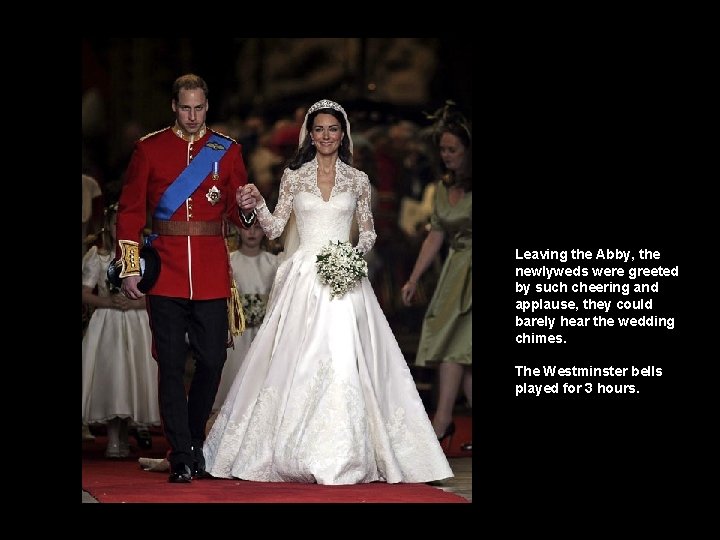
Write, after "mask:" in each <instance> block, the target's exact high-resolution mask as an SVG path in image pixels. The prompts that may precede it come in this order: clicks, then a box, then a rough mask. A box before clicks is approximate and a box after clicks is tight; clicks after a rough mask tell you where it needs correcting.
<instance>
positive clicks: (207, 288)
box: [116, 128, 247, 300]
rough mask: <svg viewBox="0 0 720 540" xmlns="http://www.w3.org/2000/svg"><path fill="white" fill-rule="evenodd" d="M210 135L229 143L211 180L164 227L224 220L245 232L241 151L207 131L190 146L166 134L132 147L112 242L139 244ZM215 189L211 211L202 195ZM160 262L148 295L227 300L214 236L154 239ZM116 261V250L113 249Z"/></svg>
mask: <svg viewBox="0 0 720 540" xmlns="http://www.w3.org/2000/svg"><path fill="white" fill-rule="evenodd" d="M213 133H215V134H216V135H220V136H221V137H224V138H226V139H227V140H228V141H229V142H231V145H230V148H229V149H228V150H227V152H225V154H224V155H223V157H222V158H221V160H220V162H219V167H218V175H219V178H218V179H217V180H214V179H213V175H212V170H208V175H207V177H205V179H204V180H203V181H202V183H201V184H200V186H199V187H198V188H197V189H196V190H195V192H194V193H193V194H192V195H191V196H190V197H189V198H188V199H187V200H186V201H185V202H184V203H183V204H181V205H180V207H179V208H178V209H177V210H176V211H175V213H174V214H173V215H172V217H171V218H170V221H221V220H222V218H223V216H227V218H229V219H230V220H231V221H232V222H233V223H235V224H237V225H238V226H241V227H245V226H244V225H243V223H242V220H241V219H240V216H239V213H238V212H239V208H238V205H237V202H236V200H235V192H236V191H237V189H238V188H239V187H241V186H243V185H245V184H246V183H247V171H246V170H245V164H244V163H243V159H242V153H241V147H240V145H239V144H237V143H236V142H235V141H233V140H232V139H230V138H229V137H227V136H225V135H223V134H221V133H217V132H214V131H212V130H210V129H208V130H207V131H206V132H205V133H204V134H203V136H202V137H200V138H199V139H196V140H195V141H194V142H192V143H191V142H189V141H187V140H183V139H182V138H181V137H180V136H178V135H177V134H176V133H174V132H173V130H172V129H171V128H166V129H164V130H161V131H158V132H155V133H151V134H150V135H146V136H145V137H143V138H142V139H140V140H139V141H138V142H137V143H136V145H135V151H134V152H133V155H132V158H131V160H130V164H129V166H128V170H127V175H126V180H125V184H124V186H123V190H122V193H121V195H120V200H119V205H118V219H117V239H118V240H132V241H134V242H139V243H140V245H141V246H142V242H141V234H142V231H143V229H144V227H145V225H146V222H147V217H148V215H150V216H152V215H153V213H154V211H155V207H156V206H157V204H158V202H159V201H160V198H161V197H162V195H163V193H164V192H165V190H166V189H167V188H168V186H170V184H171V183H172V182H173V181H174V180H175V179H176V178H177V177H178V175H179V174H180V173H181V172H182V171H183V170H184V169H185V168H186V167H187V165H188V163H189V162H190V160H191V159H192V158H193V157H194V156H196V155H197V154H198V153H199V152H200V150H201V149H202V148H203V146H204V145H205V143H206V142H207V141H208V139H209V137H210V136H211V135H212V134H213ZM213 186H215V187H217V189H219V190H220V200H219V201H218V202H217V203H216V204H215V205H212V204H211V203H210V201H209V200H208V199H207V197H206V194H207V193H208V192H209V191H210V189H211V188H212V187H213ZM152 246H153V247H154V248H155V249H156V250H157V252H158V255H159V256H160V261H161V265H160V275H159V277H158V279H157V282H156V283H155V285H154V286H153V288H152V289H151V290H150V291H149V293H148V294H154V295H160V296H171V297H176V298H189V299H191V300H210V299H216V298H227V297H229V296H230V273H229V265H230V263H229V261H228V254H227V248H226V245H225V238H224V236H222V235H218V236H158V237H157V238H155V240H154V241H153V243H152ZM116 254H117V256H118V257H120V254H121V250H120V247H119V246H118V248H117V253H116Z"/></svg>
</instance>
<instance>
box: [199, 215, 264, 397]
mask: <svg viewBox="0 0 720 540" xmlns="http://www.w3.org/2000/svg"><path fill="white" fill-rule="evenodd" d="M237 234H238V236H239V244H240V247H239V248H238V249H237V250H236V251H232V252H231V253H230V266H231V267H232V272H233V277H234V278H235V283H236V284H237V288H238V292H239V293H240V298H241V300H242V303H243V310H244V312H245V331H244V332H243V333H242V335H240V336H235V337H234V338H233V347H232V348H230V349H228V355H227V360H226V361H225V365H224V366H223V371H222V377H221V378H220V386H219V387H218V392H217V395H216V396H215V404H214V405H213V411H217V410H218V409H220V406H221V405H222V404H223V402H224V401H225V397H226V396H227V393H228V390H230V385H231V384H232V382H233V380H235V375H237V372H238V371H239V370H240V366H241V365H242V362H243V360H244V359H245V355H246V354H247V352H248V350H249V349H250V344H251V343H252V341H253V339H254V338H255V336H256V335H257V332H258V328H260V324H261V323H262V321H263V318H264V317H265V309H266V307H267V301H268V295H269V293H270V288H271V287H272V284H273V279H274V278H275V271H276V270H277V267H278V256H277V255H275V254H274V253H270V252H269V251H267V250H265V249H264V248H263V239H264V238H265V233H264V232H263V230H262V227H261V226H260V224H259V223H258V222H257V221H256V222H255V223H254V224H253V225H252V226H251V227H249V228H247V229H242V228H239V229H238V233H237Z"/></svg>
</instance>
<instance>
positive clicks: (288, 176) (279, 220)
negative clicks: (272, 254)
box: [255, 169, 296, 240]
mask: <svg viewBox="0 0 720 540" xmlns="http://www.w3.org/2000/svg"><path fill="white" fill-rule="evenodd" d="M293 172H294V171H291V170H290V169H285V172H283V175H282V178H281V179H280V193H279V195H278V202H277V205H275V211H274V212H273V213H272V214H271V213H270V210H268V207H267V205H266V204H263V206H262V207H258V208H256V209H255V210H256V212H257V220H258V223H260V226H261V227H262V229H263V231H265V234H266V235H267V237H268V238H269V239H270V240H272V239H273V238H277V237H278V236H280V235H281V234H282V232H283V230H284V229H285V224H286V223H287V220H288V218H289V217H290V212H292V203H293V196H294V195H295V190H294V189H293V185H294V183H295V182H294V180H293V178H294V177H295V176H296V175H294V174H293Z"/></svg>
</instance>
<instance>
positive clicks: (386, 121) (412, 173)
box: [83, 107, 443, 353]
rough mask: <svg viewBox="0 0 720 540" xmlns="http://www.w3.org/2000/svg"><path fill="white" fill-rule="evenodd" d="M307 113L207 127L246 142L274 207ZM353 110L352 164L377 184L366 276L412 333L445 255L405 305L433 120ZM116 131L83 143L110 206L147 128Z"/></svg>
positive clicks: (423, 219)
mask: <svg viewBox="0 0 720 540" xmlns="http://www.w3.org/2000/svg"><path fill="white" fill-rule="evenodd" d="M305 111H306V108H305V107H298V108H297V109H296V110H294V111H292V112H290V113H288V114H280V115H279V116H278V115H273V114H272V113H263V112H260V111H249V112H248V114H247V115H246V116H245V117H244V118H240V117H238V116H233V117H231V118H230V119H228V120H227V121H215V122H213V121H212V119H211V120H210V121H209V122H208V125H209V127H210V128H212V129H214V130H216V131H219V132H221V133H223V134H225V135H228V136H230V137H232V138H233V139H235V140H236V141H238V143H240V144H241V145H242V150H243V158H244V160H245V163H246V166H247V169H248V175H249V181H250V182H253V183H255V184H257V186H258V188H259V189H260V191H261V193H262V194H263V195H264V196H265V198H266V200H267V201H268V204H269V206H270V208H273V207H274V205H275V201H276V200H277V190H278V187H279V183H280V177H281V176H282V171H283V169H284V168H285V165H286V163H287V161H288V159H289V158H290V156H291V155H292V153H293V152H294V150H295V149H296V148H297V143H298V136H299V131H300V126H301V123H302V119H303V117H304V115H305ZM348 114H349V117H350V120H351V122H352V125H353V140H354V142H355V151H354V154H353V165H354V166H355V167H357V168H359V169H361V170H363V171H365V172H366V173H367V174H368V177H369V178H370V182H371V184H372V187H373V193H372V197H373V214H374V219H375V228H376V231H377V234H378V239H377V243H376V245H375V248H374V249H373V251H372V252H371V254H372V257H370V258H369V260H368V264H369V272H370V275H369V277H370V280H371V283H372V284H373V287H374V289H375V292H376V295H377V297H378V300H379V301H380V304H381V306H382V308H383V311H384V312H385V314H386V317H387V318H388V321H389V322H390V324H391V326H392V327H393V330H394V331H395V332H396V334H400V335H402V334H405V333H409V334H413V333H416V332H417V331H418V330H419V325H420V321H421V318H422V315H423V310H424V308H425V307H426V306H427V301H428V299H429V296H430V295H431V293H432V289H433V287H434V283H435V281H436V279H437V275H438V273H439V270H440V266H441V263H442V260H441V259H442V255H443V253H441V257H439V260H438V261H437V263H436V264H435V266H434V268H433V269H432V271H429V272H427V273H426V275H425V276H424V277H423V280H422V283H421V285H420V287H419V290H418V296H417V298H416V302H414V304H413V306H411V307H406V306H404V305H403V304H402V302H401V299H400V287H401V286H402V284H403V283H404V280H405V279H406V278H407V276H408V274H409V273H410V271H411V270H412V262H413V260H414V258H415V256H416V255H417V253H418V250H419V247H420V245H421V244H422V241H423V239H424V237H425V235H426V234H427V231H428V223H429V216H430V213H431V211H432V197H433V189H434V182H435V181H436V180H437V179H438V177H439V173H440V163H439V156H438V155H437V151H436V148H435V147H434V145H433V142H432V140H431V138H430V136H429V129H428V128H429V126H430V121H429V120H428V121H427V122H426V123H425V124H421V123H419V122H418V121H415V120H414V119H413V120H409V119H402V118H399V117H395V116H390V115H387V114H379V113H377V112H375V111H372V110H367V109H358V110H352V109H349V110H348ZM384 117H387V118H384ZM117 129H118V130H119V131H120V132H121V134H122V137H121V142H120V144H118V145H116V147H115V148H112V149H107V148H105V147H104V146H103V142H102V141H101V140H98V139H97V138H95V139H93V138H86V140H84V141H83V173H84V174H86V175H89V176H91V177H93V178H94V179H96V180H97V182H98V184H99V185H100V187H101V190H102V201H103V204H104V205H105V206H108V205H111V204H113V203H115V202H117V200H118V198H119V196H120V191H121V189H122V184H123V179H124V178H123V177H124V174H125V169H126V167H127V164H128V162H129V159H130V155H131V153H132V150H133V147H134V143H135V141H136V140H137V139H139V138H140V137H142V136H143V135H145V134H147V133H149V131H148V130H147V129H146V128H145V127H144V126H142V125H141V123H140V122H138V121H134V120H128V121H127V122H126V123H125V125H123V126H118V127H117ZM89 232H92V231H89ZM269 249H270V251H271V252H273V253H277V251H278V250H279V249H280V243H279V242H271V244H270V246H269ZM369 255H370V254H369ZM410 348H412V344H410ZM411 353H412V351H411Z"/></svg>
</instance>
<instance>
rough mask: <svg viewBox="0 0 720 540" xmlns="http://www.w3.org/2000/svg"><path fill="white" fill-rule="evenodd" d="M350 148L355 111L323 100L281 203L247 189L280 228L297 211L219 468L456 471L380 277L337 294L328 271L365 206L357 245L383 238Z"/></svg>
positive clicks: (226, 429)
mask: <svg viewBox="0 0 720 540" xmlns="http://www.w3.org/2000/svg"><path fill="white" fill-rule="evenodd" d="M307 126H311V127H310V128H308V127H307ZM307 135H310V136H309V137H307ZM351 154H352V139H351V138H350V125H349V122H348V121H347V116H346V114H345V111H344V110H343V108H342V107H341V106H340V105H338V104H337V103H335V102H333V101H329V100H322V101H319V102H317V103H315V104H314V105H313V106H312V107H310V109H309V110H308V114H307V115H306V117H305V123H304V124H303V128H302V130H301V134H300V145H299V149H298V153H297V155H296V156H295V158H294V160H293V161H292V162H291V163H290V166H289V168H288V169H286V170H285V172H284V174H283V177H282V179H281V182H280V194H279V199H278V203H277V206H276V208H275V211H274V213H272V214H271V213H270V211H269V210H268V208H267V206H266V205H265V201H264V199H263V198H262V196H261V195H260V193H259V192H258V190H257V188H256V187H255V186H254V185H253V184H248V186H247V187H246V189H245V190H244V191H243V192H242V195H238V203H240V198H241V197H242V196H243V195H246V194H247V195H251V196H253V197H254V198H255V199H256V202H257V207H256V210H257V219H258V221H259V223H260V224H261V226H262V228H263V230H264V231H265V233H266V234H267V235H268V237H269V238H277V237H278V236H279V235H280V234H281V233H282V232H283V230H284V229H285V226H286V224H288V220H289V218H290V216H291V214H292V215H293V216H294V217H293V219H292V220H290V224H289V225H288V231H286V236H287V237H288V239H287V240H286V244H285V247H286V249H285V253H284V254H283V257H284V260H283V262H282V263H281V264H280V266H279V268H278V271H277V274H276V277H275V282H274V284H273V289H272V291H271V298H270V300H269V303H268V306H267V311H266V314H265V320H264V322H263V323H262V325H261V327H260V328H259V330H258V333H257V335H256V337H255V339H254V341H253V343H252V345H251V347H250V350H249V351H248V353H247V356H246V357H245V361H244V362H243V364H242V367H241V368H240V370H239V372H238V373H237V375H236V377H235V380H234V382H233V383H232V385H231V387H230V390H229V391H228V395H227V398H226V400H225V402H224V404H223V405H222V408H221V410H220V412H219V414H218V416H217V419H216V420H215V423H214V424H213V427H212V429H211V430H210V433H209V434H208V436H207V439H206V441H205V446H204V447H203V452H204V456H205V461H206V464H205V465H206V470H207V472H209V473H210V474H211V475H212V476H215V477H220V478H240V479H243V480H256V481H263V482H306V483H311V482H317V483H318V484H357V483H364V482H375V481H383V482H389V483H397V482H429V481H432V480H440V479H443V478H448V477H451V476H453V473H452V471H451V469H450V466H449V465H448V462H447V459H446V458H445V455H444V453H443V451H442V448H441V447H440V444H439V443H438V440H437V436H436V435H435V432H434V431H433V428H432V426H431V424H430V421H429V419H428V416H427V414H426V412H425V409H424V406H423V403H422V401H421V400H420V396H419V395H418V392H417V389H416V387H415V383H414V381H413V378H412V375H411V373H410V370H409V369H408V366H407V362H406V361H405V358H404V357H403V354H402V353H401V351H400V348H399V346H398V343H397V341H396V340H395V337H394V336H393V334H392V331H391V329H390V326H389V325H388V322H387V320H386V318H385V315H384V314H383V312H382V310H381V308H380V305H379V304H378V302H377V299H376V297H375V294H374V292H373V289H372V286H371V285H370V282H369V281H368V280H367V278H362V280H361V281H360V282H359V283H358V284H357V286H356V287H355V288H353V289H351V290H350V291H349V292H347V293H346V294H345V295H344V296H342V297H340V298H331V295H330V288H329V287H328V286H327V285H323V284H321V283H320V281H319V279H318V277H317V272H316V267H315V262H316V256H317V254H318V253H319V252H320V250H321V249H322V248H323V247H324V246H325V245H327V243H328V242H329V241H336V240H344V241H346V240H348V239H349V237H350V228H351V223H352V219H353V215H355V217H356V218H357V222H358V226H359V231H360V234H359V240H358V244H357V246H356V247H357V249H358V250H360V251H361V252H362V253H367V252H368V251H369V250H370V249H371V248H372V246H373V244H374V242H375V238H376V234H375V229H374V224H373V218H372V213H371V212H370V184H369V181H368V177H367V175H366V174H365V173H363V172H362V171H359V170H357V169H355V168H353V167H351V166H350V165H348V164H347V163H348V162H350V159H351ZM295 227H296V230H295ZM291 229H292V230H291ZM295 235H299V236H295ZM292 238H296V240H295V242H292V241H291V239H292ZM296 243H297V246H295V245H294V244H296Z"/></svg>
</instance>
